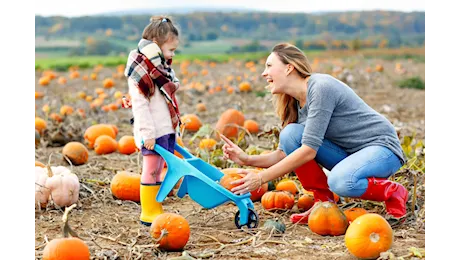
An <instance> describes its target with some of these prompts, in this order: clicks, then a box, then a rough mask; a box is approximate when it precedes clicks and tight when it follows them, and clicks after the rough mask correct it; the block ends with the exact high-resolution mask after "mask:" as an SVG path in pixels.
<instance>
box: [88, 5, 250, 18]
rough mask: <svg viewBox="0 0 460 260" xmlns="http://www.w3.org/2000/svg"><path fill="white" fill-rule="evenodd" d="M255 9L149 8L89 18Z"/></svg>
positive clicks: (242, 11) (106, 13)
mask: <svg viewBox="0 0 460 260" xmlns="http://www.w3.org/2000/svg"><path fill="white" fill-rule="evenodd" d="M257 11H258V10H256V9H250V8H235V7H219V8H216V7H183V8H149V9H129V10H121V11H114V12H105V13H100V14H95V15H91V16H127V15H161V14H190V13H194V12H206V13H214V12H224V13H231V12H241V13H244V12H257Z"/></svg>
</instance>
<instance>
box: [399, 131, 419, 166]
mask: <svg viewBox="0 0 460 260" xmlns="http://www.w3.org/2000/svg"><path fill="white" fill-rule="evenodd" d="M401 147H402V149H403V152H404V155H405V156H406V159H407V162H406V165H405V167H407V168H409V169H411V170H417V171H421V172H423V173H425V143H424V142H423V141H421V140H419V141H417V140H416V139H415V133H414V134H413V135H412V136H404V137H403V139H402V141H401Z"/></svg>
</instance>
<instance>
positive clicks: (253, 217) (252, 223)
mask: <svg viewBox="0 0 460 260" xmlns="http://www.w3.org/2000/svg"><path fill="white" fill-rule="evenodd" d="M248 209H249V212H248V223H247V224H245V225H241V224H240V211H239V210H238V212H236V214H235V225H236V227H237V228H241V227H243V226H247V227H248V228H256V227H257V226H258V225H259V216H258V215H257V213H256V212H255V211H254V210H253V209H251V208H248Z"/></svg>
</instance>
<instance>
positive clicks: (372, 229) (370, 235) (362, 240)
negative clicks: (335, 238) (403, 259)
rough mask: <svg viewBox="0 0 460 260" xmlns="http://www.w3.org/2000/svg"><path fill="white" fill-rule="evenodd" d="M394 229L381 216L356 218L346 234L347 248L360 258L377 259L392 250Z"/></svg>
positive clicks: (371, 215) (368, 215)
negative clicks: (381, 254) (382, 253)
mask: <svg viewBox="0 0 460 260" xmlns="http://www.w3.org/2000/svg"><path fill="white" fill-rule="evenodd" d="M392 244H393V229H392V228H391V226H390V224H388V222H387V221H386V220H385V219H384V218H383V217H382V216H380V215H378V214H375V213H369V214H364V215H362V216H359V217H358V218H356V219H355V220H354V221H353V222H352V223H351V224H350V227H348V230H347V232H346V234H345V246H346V247H347V248H348V251H350V253H351V254H353V255H354V256H356V257H358V258H363V259H375V258H377V257H379V256H380V253H381V252H385V251H387V250H389V249H390V248H391V246H392Z"/></svg>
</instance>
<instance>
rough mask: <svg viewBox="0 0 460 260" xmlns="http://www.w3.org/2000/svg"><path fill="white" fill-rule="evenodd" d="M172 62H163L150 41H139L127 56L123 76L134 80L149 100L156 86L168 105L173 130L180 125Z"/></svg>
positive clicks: (159, 50) (176, 84)
mask: <svg viewBox="0 0 460 260" xmlns="http://www.w3.org/2000/svg"><path fill="white" fill-rule="evenodd" d="M171 63H172V60H167V61H166V60H165V58H164V56H163V53H162V52H161V49H160V47H158V45H157V44H156V43H154V42H152V41H149V40H145V39H141V41H140V42H139V44H138V49H137V50H132V51H131V52H130V53H129V56H128V63H127V66H126V69H125V76H126V77H129V78H131V79H133V80H134V82H135V83H136V85H137V87H138V89H139V91H140V92H141V93H142V94H143V95H144V96H145V98H147V99H148V100H150V98H151V97H152V96H153V94H154V93H155V85H157V86H158V88H159V89H160V92H161V93H162V94H163V96H164V98H165V100H166V103H167V104H168V108H169V113H170V114H171V122H172V124H173V128H174V129H176V127H177V125H178V124H179V125H180V124H181V121H180V112H179V106H178V104H177V100H176V96H175V95H174V93H175V92H176V90H177V89H178V88H179V80H178V79H177V78H176V77H175V73H174V70H172V68H171V66H170V65H171Z"/></svg>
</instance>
